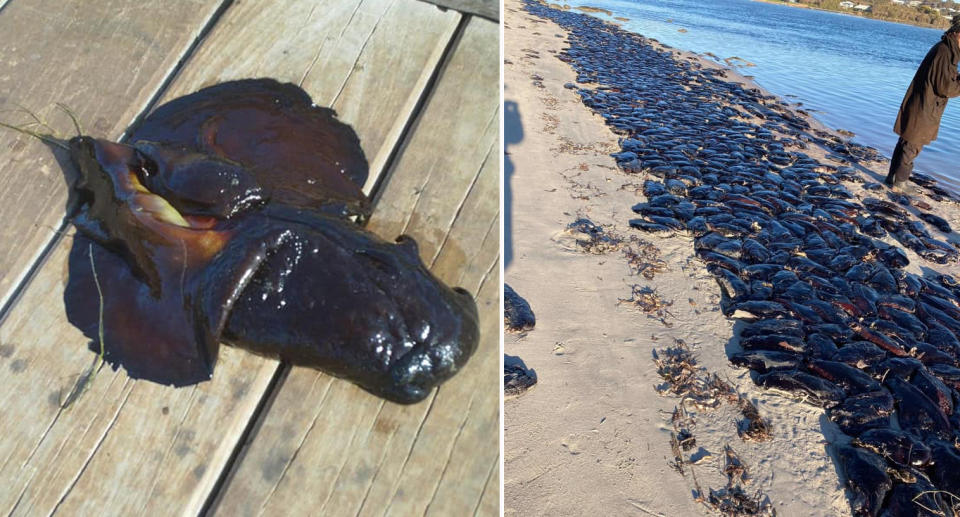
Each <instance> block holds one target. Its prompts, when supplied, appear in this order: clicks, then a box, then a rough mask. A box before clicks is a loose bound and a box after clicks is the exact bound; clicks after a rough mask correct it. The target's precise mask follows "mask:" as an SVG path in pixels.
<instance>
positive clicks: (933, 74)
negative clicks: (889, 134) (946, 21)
mask: <svg viewBox="0 0 960 517" xmlns="http://www.w3.org/2000/svg"><path fill="white" fill-rule="evenodd" d="M958 61H960V48H958V45H957V40H956V38H955V37H953V36H948V35H946V34H944V35H943V37H942V38H941V39H940V42H939V43H937V44H936V45H934V46H933V48H931V49H930V51H929V52H927V56H926V57H924V58H923V62H921V63H920V68H918V69H917V74H916V75H914V76H913V81H912V82H911V83H910V87H909V88H907V94H906V95H904V96H903V103H902V104H900V112H899V113H897V121H896V122H895V123H894V124H893V132H894V133H896V134H898V135H900V137H901V138H903V139H904V140H906V141H908V142H910V143H912V144H918V145H927V144H929V143H930V142H932V141H934V140H936V139H937V129H939V127H940V117H941V116H943V110H944V108H946V107H947V98H949V97H957V96H960V78H958V77H957V62H958Z"/></svg>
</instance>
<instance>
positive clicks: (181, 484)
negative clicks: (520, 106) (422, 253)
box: [0, 0, 497, 515]
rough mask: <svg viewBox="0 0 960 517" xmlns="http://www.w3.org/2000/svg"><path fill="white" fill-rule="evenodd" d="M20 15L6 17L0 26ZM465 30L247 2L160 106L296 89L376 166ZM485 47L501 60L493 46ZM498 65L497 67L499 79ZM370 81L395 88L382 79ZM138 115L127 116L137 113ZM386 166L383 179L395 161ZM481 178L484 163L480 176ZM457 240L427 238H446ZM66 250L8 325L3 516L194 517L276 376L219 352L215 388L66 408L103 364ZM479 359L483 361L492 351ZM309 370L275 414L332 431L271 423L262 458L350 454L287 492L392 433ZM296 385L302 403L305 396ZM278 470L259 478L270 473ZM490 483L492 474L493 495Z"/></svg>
mask: <svg viewBox="0 0 960 517" xmlns="http://www.w3.org/2000/svg"><path fill="white" fill-rule="evenodd" d="M16 4H17V2H14V3H13V4H10V5H8V6H7V7H6V8H5V9H4V10H3V12H2V13H0V22H2V18H3V16H5V15H6V14H7V12H8V11H9V10H10V9H11V8H12V7H13V6H14V5H16ZM459 19H460V15H459V14H457V13H454V12H446V13H444V12H441V11H438V10H437V9H435V8H434V7H432V6H429V5H426V4H422V3H419V2H416V1H414V0H392V1H363V2H354V3H352V4H347V3H337V2H332V3H330V5H317V4H315V3H313V2H308V1H290V2H271V3H269V4H268V3H265V2H257V3H254V2H238V3H236V4H234V5H233V6H232V7H231V8H230V9H228V10H227V11H226V12H225V13H224V14H223V16H222V17H221V19H220V20H219V21H218V22H217V24H216V25H215V26H214V27H213V29H212V30H211V32H210V34H209V35H208V37H207V38H206V39H205V40H204V41H203V42H202V44H201V45H200V47H199V48H198V49H197V51H196V52H195V54H194V55H193V56H192V57H191V58H190V59H189V60H188V61H187V63H186V64H185V66H184V68H183V69H182V70H181V72H180V73H179V74H178V76H177V78H176V80H175V81H174V82H173V83H171V85H170V87H169V89H168V91H166V92H165V93H164V96H163V97H164V98H171V97H175V96H178V95H181V94H183V93H187V92H190V91H193V90H195V89H197V88H199V87H201V86H204V85H209V84H213V83H216V82H219V81H222V80H226V79H232V78H240V77H255V76H270V77H276V78H280V79H287V80H293V81H294V82H302V84H304V86H305V87H306V89H307V91H308V92H309V93H311V95H313V97H314V99H315V100H316V101H317V103H318V104H321V103H325V102H330V103H333V105H334V106H335V107H336V108H337V109H338V110H339V111H340V112H341V114H342V118H343V119H344V120H345V121H347V122H348V123H351V124H353V125H354V127H355V129H356V130H357V133H358V134H359V136H360V139H361V142H363V145H364V149H365V151H366V152H367V154H368V156H370V157H373V160H372V163H378V162H376V160H377V159H378V158H377V157H385V156H388V155H389V154H390V152H391V150H392V149H393V148H394V147H396V146H397V145H398V144H399V140H400V139H401V137H402V136H403V135H402V134H401V129H402V128H404V127H406V126H407V120H408V119H409V117H410V116H411V115H412V114H413V113H414V112H415V111H416V109H415V108H416V106H418V104H419V103H420V101H421V99H423V98H424V97H425V96H426V95H427V92H425V91H424V88H425V87H426V86H427V84H428V83H429V78H430V77H431V76H432V75H433V69H434V68H435V67H436V66H438V64H439V61H440V58H441V56H442V55H444V54H443V50H444V49H446V48H447V46H448V44H449V43H450V38H451V37H452V35H453V34H454V31H455V28H456V27H457V24H458V23H459ZM414 22H416V23H414ZM488 32H489V31H488ZM487 44H488V45H492V48H493V49H496V40H493V41H492V43H491V42H490V41H488V42H487ZM397 48H402V49H403V52H402V54H403V59H397V58H396V55H395V54H396V49H397ZM331 49H335V50H336V52H335V54H336V55H337V59H336V60H329V61H328V60H327V58H328V56H329V55H330V53H331V52H333V50H331ZM351 56H352V57H351ZM345 63H346V64H345ZM496 65H497V59H496V56H495V54H494V58H493V59H492V60H490V66H496ZM375 74H380V75H389V76H390V77H381V78H377V77H374V75H375ZM496 85H497V82H496V81H494V82H492V83H490V84H489V87H488V88H487V89H488V90H492V91H493V93H492V96H491V99H494V98H495V97H496ZM432 97H433V96H431V99H432ZM430 104H431V105H432V104H433V102H432V100H431V102H430ZM137 108H138V107H136V106H128V107H126V108H123V109H126V110H128V111H130V113H132V114H135V113H136V109H137ZM139 108H142V106H139ZM367 109H370V110H372V112H371V111H366V110H367ZM351 117H352V118H351ZM131 118H132V117H131ZM446 118H448V119H451V117H449V116H447V117H446ZM118 128H119V126H118ZM417 145H419V144H417ZM417 145H413V144H412V143H411V144H410V145H407V146H406V152H407V153H414V152H417V153H422V154H429V153H432V152H433V150H432V149H419V148H418V147H417ZM379 160H380V162H379V163H380V165H379V168H380V169H382V166H383V163H385V161H386V160H385V158H380V159H379ZM482 169H483V168H482V167H481V166H480V164H479V163H478V164H474V166H473V167H472V171H471V174H473V175H476V174H477V171H480V170H482ZM398 170H399V169H398ZM379 172H380V170H379V169H377V168H376V167H373V168H372V170H371V176H372V177H373V178H375V177H376V175H377V174H378V173H379ZM472 183H477V184H479V183H478V182H472ZM371 184H372V183H371ZM477 192H480V190H477ZM458 195H459V196H460V198H459V199H460V200H463V199H470V196H468V195H467V194H466V193H464V194H462V195H461V194H458ZM476 195H479V194H476ZM476 195H475V196H474V197H476ZM457 203H461V201H457V202H456V203H454V204H457ZM472 203H474V204H479V203H478V202H472ZM457 206H459V205H457ZM464 206H466V205H464ZM492 217H493V216H492V215H488V216H486V217H485V219H486V220H487V221H489V220H491V218H492ZM448 220H450V221H455V220H456V219H455V218H449V217H448ZM424 228H428V225H425V226H424ZM448 230H449V227H442V228H437V229H435V230H434V229H427V230H425V231H427V232H428V233H429V232H435V233H436V234H437V235H444V234H445V233H446V232H447V231H448ZM71 244H72V241H71V239H70V238H69V237H68V238H66V239H64V241H63V242H61V243H60V244H59V245H57V246H56V247H55V248H54V249H53V251H52V252H51V254H50V257H49V258H48V260H47V261H46V262H45V263H44V264H42V266H41V267H40V268H39V269H38V270H37V273H36V276H35V278H34V279H33V281H32V282H31V283H30V284H29V286H28V287H27V288H26V289H25V290H24V292H23V295H22V297H21V299H19V300H18V301H17V303H15V304H14V305H13V307H12V308H11V310H10V313H9V315H8V317H7V319H6V320H5V321H4V322H3V323H2V325H0V382H3V383H4V386H5V389H4V390H3V391H2V392H0V403H2V404H3V406H2V407H4V409H5V413H4V420H3V422H4V423H3V424H2V425H3V427H4V432H3V433H2V434H0V509H3V510H7V512H8V513H11V514H14V515H32V514H36V513H50V512H52V511H55V510H56V511H62V512H65V513H67V514H75V513H82V514H86V513H94V512H97V513H102V512H108V513H117V514H132V513H138V514H149V515H166V514H174V513H176V514H182V513H197V512H198V511H199V510H200V508H201V507H202V506H203V504H204V502H205V501H206V499H207V497H208V496H209V494H210V492H211V490H212V489H213V487H214V486H215V483H216V481H217V480H218V479H219V478H220V474H221V471H222V470H223V468H224V466H225V465H226V464H227V460H228V458H229V457H230V456H231V454H232V453H233V451H234V449H235V447H236V446H237V442H238V440H239V439H240V437H241V434H242V432H243V430H244V429H245V428H246V426H247V424H248V422H249V421H250V418H251V416H252V415H253V414H254V411H255V408H256V407H257V405H258V403H259V402H260V400H261V399H262V398H263V397H264V395H265V393H266V390H267V387H268V386H269V385H270V382H271V380H272V378H273V376H274V374H275V372H276V370H277V363H276V362H275V361H270V360H265V359H262V358H260V357H257V356H253V355H251V354H247V353H245V352H242V351H238V350H234V349H230V348H225V349H222V350H221V353H220V357H219V362H218V365H217V371H216V373H215V375H214V378H213V380H212V381H210V382H205V383H201V384H199V385H196V386H193V387H188V388H180V389H173V388H168V387H164V386H159V385H156V384H152V383H148V382H139V381H135V380H132V379H129V378H128V377H127V376H126V375H125V373H124V372H123V371H122V370H120V371H112V370H110V369H109V368H105V369H103V370H101V372H100V374H99V375H98V376H97V377H96V379H95V381H94V382H93V383H92V385H91V386H90V388H89V390H88V391H87V392H86V393H85V394H84V395H82V396H81V397H80V398H79V400H78V401H77V402H76V403H75V404H74V405H73V406H71V407H70V408H69V409H67V410H63V409H61V408H60V400H61V398H62V397H63V393H64V392H65V391H67V390H69V389H70V387H71V386H73V383H74V382H75V381H76V378H77V375H78V374H79V373H80V372H81V371H82V370H83V369H84V368H85V367H86V366H87V365H89V364H90V363H89V362H90V361H91V360H92V358H93V354H92V353H91V352H89V351H88V350H86V349H85V344H86V339H85V338H84V337H83V336H82V335H81V334H80V332H79V331H77V330H76V329H75V328H73V327H72V326H71V325H70V324H69V323H68V322H67V320H66V316H65V314H64V312H63V302H62V293H63V289H64V283H65V281H66V262H67V255H68V251H69V248H70V245H71ZM438 246H440V245H439V244H438ZM442 247H443V246H442ZM443 248H444V249H447V248H448V249H450V250H453V249H454V246H453V243H452V242H451V243H450V244H449V245H448V246H445V247H443ZM487 255H489V253H488V254H487ZM487 255H484V260H486V261H487V262H488V265H487V269H486V270H484V274H485V275H487V276H489V272H490V271H491V269H490V267H492V266H490V264H493V263H495V260H496V259H495V256H487ZM440 256H444V254H443V253H442V252H441V253H440ZM481 270H483V268H482V267H478V268H477V269H476V271H481ZM494 276H496V273H495V272H494ZM470 283H471V285H478V286H479V285H480V284H481V283H482V280H480V279H471V280H470ZM488 297H489V296H488ZM489 305H490V304H489V303H487V304H486V305H485V307H487V309H486V310H489ZM488 319H489V318H488ZM488 334H489V333H488ZM488 340H489V338H488ZM485 346H486V347H487V349H488V350H487V352H488V353H489V346H490V345H489V344H487V345H485ZM468 370H469V368H468ZM311 373H312V374H313V378H312V379H309V382H308V383H304V384H302V385H297V384H296V383H294V382H289V379H288V382H285V383H284V386H291V388H290V390H287V391H282V392H281V393H278V394H276V399H275V400H274V402H273V405H272V407H271V411H275V410H274V409H273V408H279V409H277V410H276V411H280V409H282V408H281V407H280V404H281V401H282V400H284V397H291V396H292V397H297V398H301V399H303V400H306V401H309V402H310V407H311V408H313V407H330V406H329V405H330V404H336V405H337V406H338V410H337V411H336V412H335V415H336V418H320V419H313V420H311V425H312V426H313V431H310V430H309V428H304V427H302V425H301V422H302V421H304V420H305V419H306V418H308V417H309V414H308V415H307V416H306V418H305V417H304V415H301V414H299V413H295V414H294V413H289V412H288V413H283V412H282V411H281V412H280V413H275V414H278V415H280V416H279V417H278V419H276V420H272V419H267V420H265V421H264V423H263V427H262V429H261V432H264V430H265V429H269V428H271V426H273V427H276V428H277V432H278V433H279V434H280V435H281V436H283V437H284V440H279V441H275V442H264V445H265V446H266V447H267V448H268V449H269V450H270V451H279V452H280V453H283V451H284V450H285V449H284V447H286V445H287V444H288V443H296V442H297V440H298V439H299V440H301V441H305V442H306V440H305V439H304V438H298V436H301V437H302V436H307V437H308V436H309V435H310V434H312V432H319V433H322V434H325V435H329V436H337V437H338V438H337V440H338V441H339V442H340V443H348V444H354V446H353V447H349V448H345V449H344V450H343V451H341V455H340V456H338V457H334V458H333V459H332V460H331V462H330V463H329V465H328V466H327V467H325V468H326V469H327V470H324V471H323V472H321V473H320V474H318V473H317V469H316V468H315V465H312V464H304V463H297V462H292V461H291V462H284V463H282V464H281V463H277V462H275V463H274V464H273V465H271V466H269V467H270V468H279V472H280V473H281V474H282V475H281V477H283V478H285V479H291V478H296V477H301V478H304V479H306V480H312V479H314V478H315V477H318V478H322V479H327V480H330V481H331V486H333V485H335V484H336V482H337V480H338V479H340V477H339V476H340V474H342V473H343V472H345V470H344V469H345V468H346V467H347V466H349V465H351V461H353V460H354V456H353V455H354V454H355V453H356V450H357V445H358V444H359V440H361V439H362V436H363V435H362V434H361V433H360V432H359V431H358V430H360V429H365V428H370V429H377V428H378V427H377V426H378V425H382V424H380V423H379V421H378V420H377V415H378V412H377V411H374V409H376V408H378V407H380V406H383V403H382V402H381V401H380V400H379V399H374V398H372V397H370V396H368V395H366V394H365V393H363V392H361V391H360V390H359V389H357V388H355V387H354V386H353V385H351V384H349V383H346V382H343V381H339V380H332V379H330V378H329V377H326V376H324V375H320V374H317V373H316V372H311ZM468 373H469V372H468V371H464V372H463V374H464V375H466V374H468ZM471 375H476V374H471ZM291 378H292V375H291ZM297 386H299V390H300V391H295V388H296V387H297ZM343 404H346V406H345V405H343ZM347 406H349V407H347ZM391 406H392V405H391ZM397 407H399V406H397ZM421 411H422V409H421ZM8 428H9V429H8ZM416 430H417V429H416V426H414V428H413V429H412V430H409V431H407V432H409V433H411V435H413V434H414V433H416ZM291 432H292V433H293V434H292V435H290V433H291ZM287 435H290V436H287ZM255 436H260V433H257V435H255ZM255 443H256V440H255ZM258 446H259V444H258ZM298 448H299V447H298ZM487 467H488V468H489V462H487ZM270 468H267V467H264V468H263V469H261V470H257V471H256V472H254V473H252V474H251V475H253V476H257V477H262V476H269V475H275V474H273V472H274V471H273V470H270ZM298 469H304V470H302V471H301V470H298ZM488 472H489V471H484V478H483V481H484V482H486V480H487V476H488ZM236 479H237V478H236V477H234V478H233V482H236ZM228 489H229V485H228ZM476 497H477V499H479V497H480V494H479V493H478V494H476ZM331 500H333V498H332V497H331Z"/></svg>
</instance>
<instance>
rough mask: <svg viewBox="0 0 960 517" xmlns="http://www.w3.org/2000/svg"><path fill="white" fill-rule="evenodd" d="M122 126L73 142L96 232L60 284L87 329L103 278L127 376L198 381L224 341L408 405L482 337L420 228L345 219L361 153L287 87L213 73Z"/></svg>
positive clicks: (353, 208)
mask: <svg viewBox="0 0 960 517" xmlns="http://www.w3.org/2000/svg"><path fill="white" fill-rule="evenodd" d="M128 142H129V143H127V144H120V143H114V142H109V141H105V140H98V139H94V138H90V137H88V136H78V137H76V138H73V139H72V140H70V142H69V147H70V154H71V157H72V159H73V161H74V163H75V164H76V166H77V167H78V168H79V171H80V177H79V179H78V180H77V182H76V185H75V193H76V198H77V205H76V206H77V209H76V212H75V214H74V217H73V222H74V224H75V225H76V227H77V229H78V230H79V231H80V234H81V235H82V237H85V238H86V239H89V240H86V239H84V238H78V239H77V240H76V241H75V246H74V249H73V251H72V254H71V277H70V281H69V285H68V287H67V293H66V295H65V299H66V302H67V305H68V313H69V315H70V319H71V321H72V322H73V323H74V324H75V325H77V326H78V327H80V328H81V329H82V330H84V332H86V333H87V335H89V336H97V335H98V332H99V330H100V326H99V322H98V312H99V309H100V307H99V304H98V303H97V302H98V300H99V298H98V292H97V284H98V283H99V286H100V287H101V289H102V294H103V314H104V320H103V328H102V330H103V334H104V338H105V339H104V344H105V346H106V348H107V356H108V357H107V358H108V359H109V360H111V361H115V362H119V363H120V364H122V365H123V366H124V367H125V368H126V370H127V371H128V373H129V374H130V375H131V376H132V377H139V378H146V379H150V380H154V381H158V382H163V383H168V384H175V385H185V384H192V383H196V382H199V381H202V380H206V379H208V378H210V376H211V375H212V373H213V368H214V364H215V362H216V359H217V353H218V347H219V343H221V342H223V343H227V344H229V345H233V346H237V347H240V348H244V349H247V350H250V351H252V352H254V353H257V354H261V355H265V356H270V357H277V358H280V359H283V360H287V361H290V362H291V363H293V364H295V365H303V366H310V367H314V368H318V369H321V370H323V371H325V372H329V373H331V374H333V375H336V376H338V377H343V378H345V379H349V380H350V381H352V382H355V383H356V384H358V385H360V386H361V387H363V388H364V389H366V390H368V391H370V392H372V393H374V394H376V395H378V396H381V397H384V398H387V399H389V400H392V401H395V402H402V403H411V402H416V401H418V400H421V399H423V398H424V397H425V396H426V395H427V394H428V393H429V391H430V389H431V388H433V387H434V386H436V385H437V384H439V383H441V382H443V381H444V380H445V379H447V378H449V377H450V376H452V375H453V374H454V373H456V372H457V370H459V369H460V367H462V366H463V364H464V363H465V362H466V361H467V359H468V358H469V357H470V355H471V354H472V353H473V352H474V350H475V349H476V346H477V341H478V337H479V336H478V324H477V309H476V304H475V303H474V301H473V299H472V297H471V296H470V295H469V293H467V292H466V291H465V290H463V289H460V288H452V289H451V288H449V287H447V286H446V285H444V284H443V283H442V282H441V281H439V280H438V279H437V278H436V277H434V276H433V275H432V274H431V273H430V272H429V271H428V270H427V269H426V267H425V266H424V264H423V262H422V261H421V260H420V258H419V256H418V253H417V246H416V243H415V242H414V241H413V239H411V238H409V237H405V236H401V237H399V238H398V239H397V241H396V243H390V242H386V241H384V240H382V239H380V238H379V237H377V236H375V235H373V234H372V233H370V232H368V231H366V230H364V229H363V228H362V227H361V226H360V225H359V224H357V223H355V222H353V221H352V220H351V219H349V218H348V216H354V215H356V216H359V217H360V218H361V219H362V218H365V217H366V216H367V215H368V214H369V203H368V200H367V198H366V196H365V195H364V194H363V193H362V191H361V187H362V185H363V183H364V181H365V180H366V177H367V162H366V159H365V158H364V155H363V151H362V150H361V149H360V146H359V141H358V139H357V136H356V134H355V133H354V132H353V130H352V129H351V128H350V127H349V126H347V125H345V124H343V123H341V122H339V121H337V120H336V118H335V113H334V112H333V110H330V109H326V108H319V107H316V106H314V105H313V104H312V102H311V100H310V97H309V96H308V95H307V94H306V93H305V92H304V91H303V90H301V89H300V88H298V87H297V86H295V85H292V84H281V83H278V82H276V81H273V80H266V79H258V80H244V81H235V82H229V83H223V84H219V85H216V86H212V87H210V88H206V89H204V90H201V91H199V92H196V93H194V94H191V95H187V96H185V97H181V98H179V99H176V100H174V101H171V102H169V103H167V104H165V105H163V106H161V107H160V108H159V109H157V110H156V111H155V112H153V113H152V114H151V115H150V116H149V117H147V118H146V119H145V120H144V122H143V124H142V125H141V127H140V128H139V129H137V130H136V131H134V132H133V133H132V134H131V136H130V138H129V140H128ZM90 241H92V244H91V243H90ZM88 250H89V251H88ZM90 253H92V254H91V256H89V257H88V256H87V255H88V254H90ZM91 261H92V262H93V265H91ZM94 271H96V276H95V275H94Z"/></svg>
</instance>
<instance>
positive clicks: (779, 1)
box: [751, 0, 947, 30]
mask: <svg viewBox="0 0 960 517" xmlns="http://www.w3.org/2000/svg"><path fill="white" fill-rule="evenodd" d="M751 1H753V2H763V3H765V4H775V5H785V6H787V7H799V8H801V9H810V10H813V11H823V12H825V13H836V14H842V15H845V16H854V17H856V18H863V19H864V20H876V21H878V22H887V23H899V24H901V25H910V26H911V27H922V28H924V29H938V30H946V29H947V27H945V26H944V27H940V26H937V25H930V24H926V23H924V24H920V23H910V22H905V21H900V20H888V19H886V18H874V17H872V16H861V15H859V14H856V13H852V12H849V11H834V10H832V9H823V8H820V7H814V6H812V5H807V4H801V3H799V2H787V1H785V0H751Z"/></svg>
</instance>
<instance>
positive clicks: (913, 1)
mask: <svg viewBox="0 0 960 517" xmlns="http://www.w3.org/2000/svg"><path fill="white" fill-rule="evenodd" d="M921 3H923V2H921V1H920V0H910V1H909V2H907V5H909V6H910V7H917V6H919V5H920V4H921Z"/></svg>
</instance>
